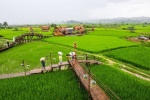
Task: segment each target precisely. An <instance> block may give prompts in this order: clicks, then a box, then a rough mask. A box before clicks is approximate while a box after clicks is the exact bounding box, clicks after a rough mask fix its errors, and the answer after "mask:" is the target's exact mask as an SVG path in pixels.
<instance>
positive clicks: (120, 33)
mask: <svg viewBox="0 0 150 100" xmlns="http://www.w3.org/2000/svg"><path fill="white" fill-rule="evenodd" d="M88 35H96V36H116V37H127V36H130V37H131V36H138V35H139V34H138V33H130V32H129V31H128V30H120V29H96V30H95V31H93V32H90V33H88Z"/></svg>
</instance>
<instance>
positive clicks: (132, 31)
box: [127, 26, 135, 33]
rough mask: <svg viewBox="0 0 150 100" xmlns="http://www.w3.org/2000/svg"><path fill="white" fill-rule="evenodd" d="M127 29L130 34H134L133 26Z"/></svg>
mask: <svg viewBox="0 0 150 100" xmlns="http://www.w3.org/2000/svg"><path fill="white" fill-rule="evenodd" d="M127 29H128V30H130V32H131V33H134V32H135V28H134V26H132V27H128V28H127Z"/></svg>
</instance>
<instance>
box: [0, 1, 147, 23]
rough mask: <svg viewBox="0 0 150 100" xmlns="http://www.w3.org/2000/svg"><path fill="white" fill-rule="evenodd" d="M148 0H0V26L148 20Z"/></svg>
mask: <svg viewBox="0 0 150 100" xmlns="http://www.w3.org/2000/svg"><path fill="white" fill-rule="evenodd" d="M149 10H150V0H0V23H3V22H4V21H7V22H8V24H40V23H52V22H62V21H66V20H79V21H81V20H89V19H101V18H116V17H140V16H146V17H150V11H149Z"/></svg>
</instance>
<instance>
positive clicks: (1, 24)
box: [0, 21, 11, 29]
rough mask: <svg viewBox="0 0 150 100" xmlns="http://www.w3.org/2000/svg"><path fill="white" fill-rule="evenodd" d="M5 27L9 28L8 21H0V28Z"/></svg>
mask: <svg viewBox="0 0 150 100" xmlns="http://www.w3.org/2000/svg"><path fill="white" fill-rule="evenodd" d="M6 28H11V27H9V26H8V23H7V22H6V21H5V22H3V23H0V29H6Z"/></svg>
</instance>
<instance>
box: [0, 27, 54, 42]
mask: <svg viewBox="0 0 150 100" xmlns="http://www.w3.org/2000/svg"><path fill="white" fill-rule="evenodd" d="M53 29H54V28H51V29H50V31H48V32H43V31H41V28H33V30H34V32H35V33H40V34H43V35H48V36H50V35H52V32H53ZM29 32H30V30H29V28H27V27H24V28H19V29H18V31H15V29H1V30H0V35H2V36H4V37H5V38H7V39H10V40H12V39H13V37H16V36H20V35H22V34H25V33H29Z"/></svg>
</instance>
